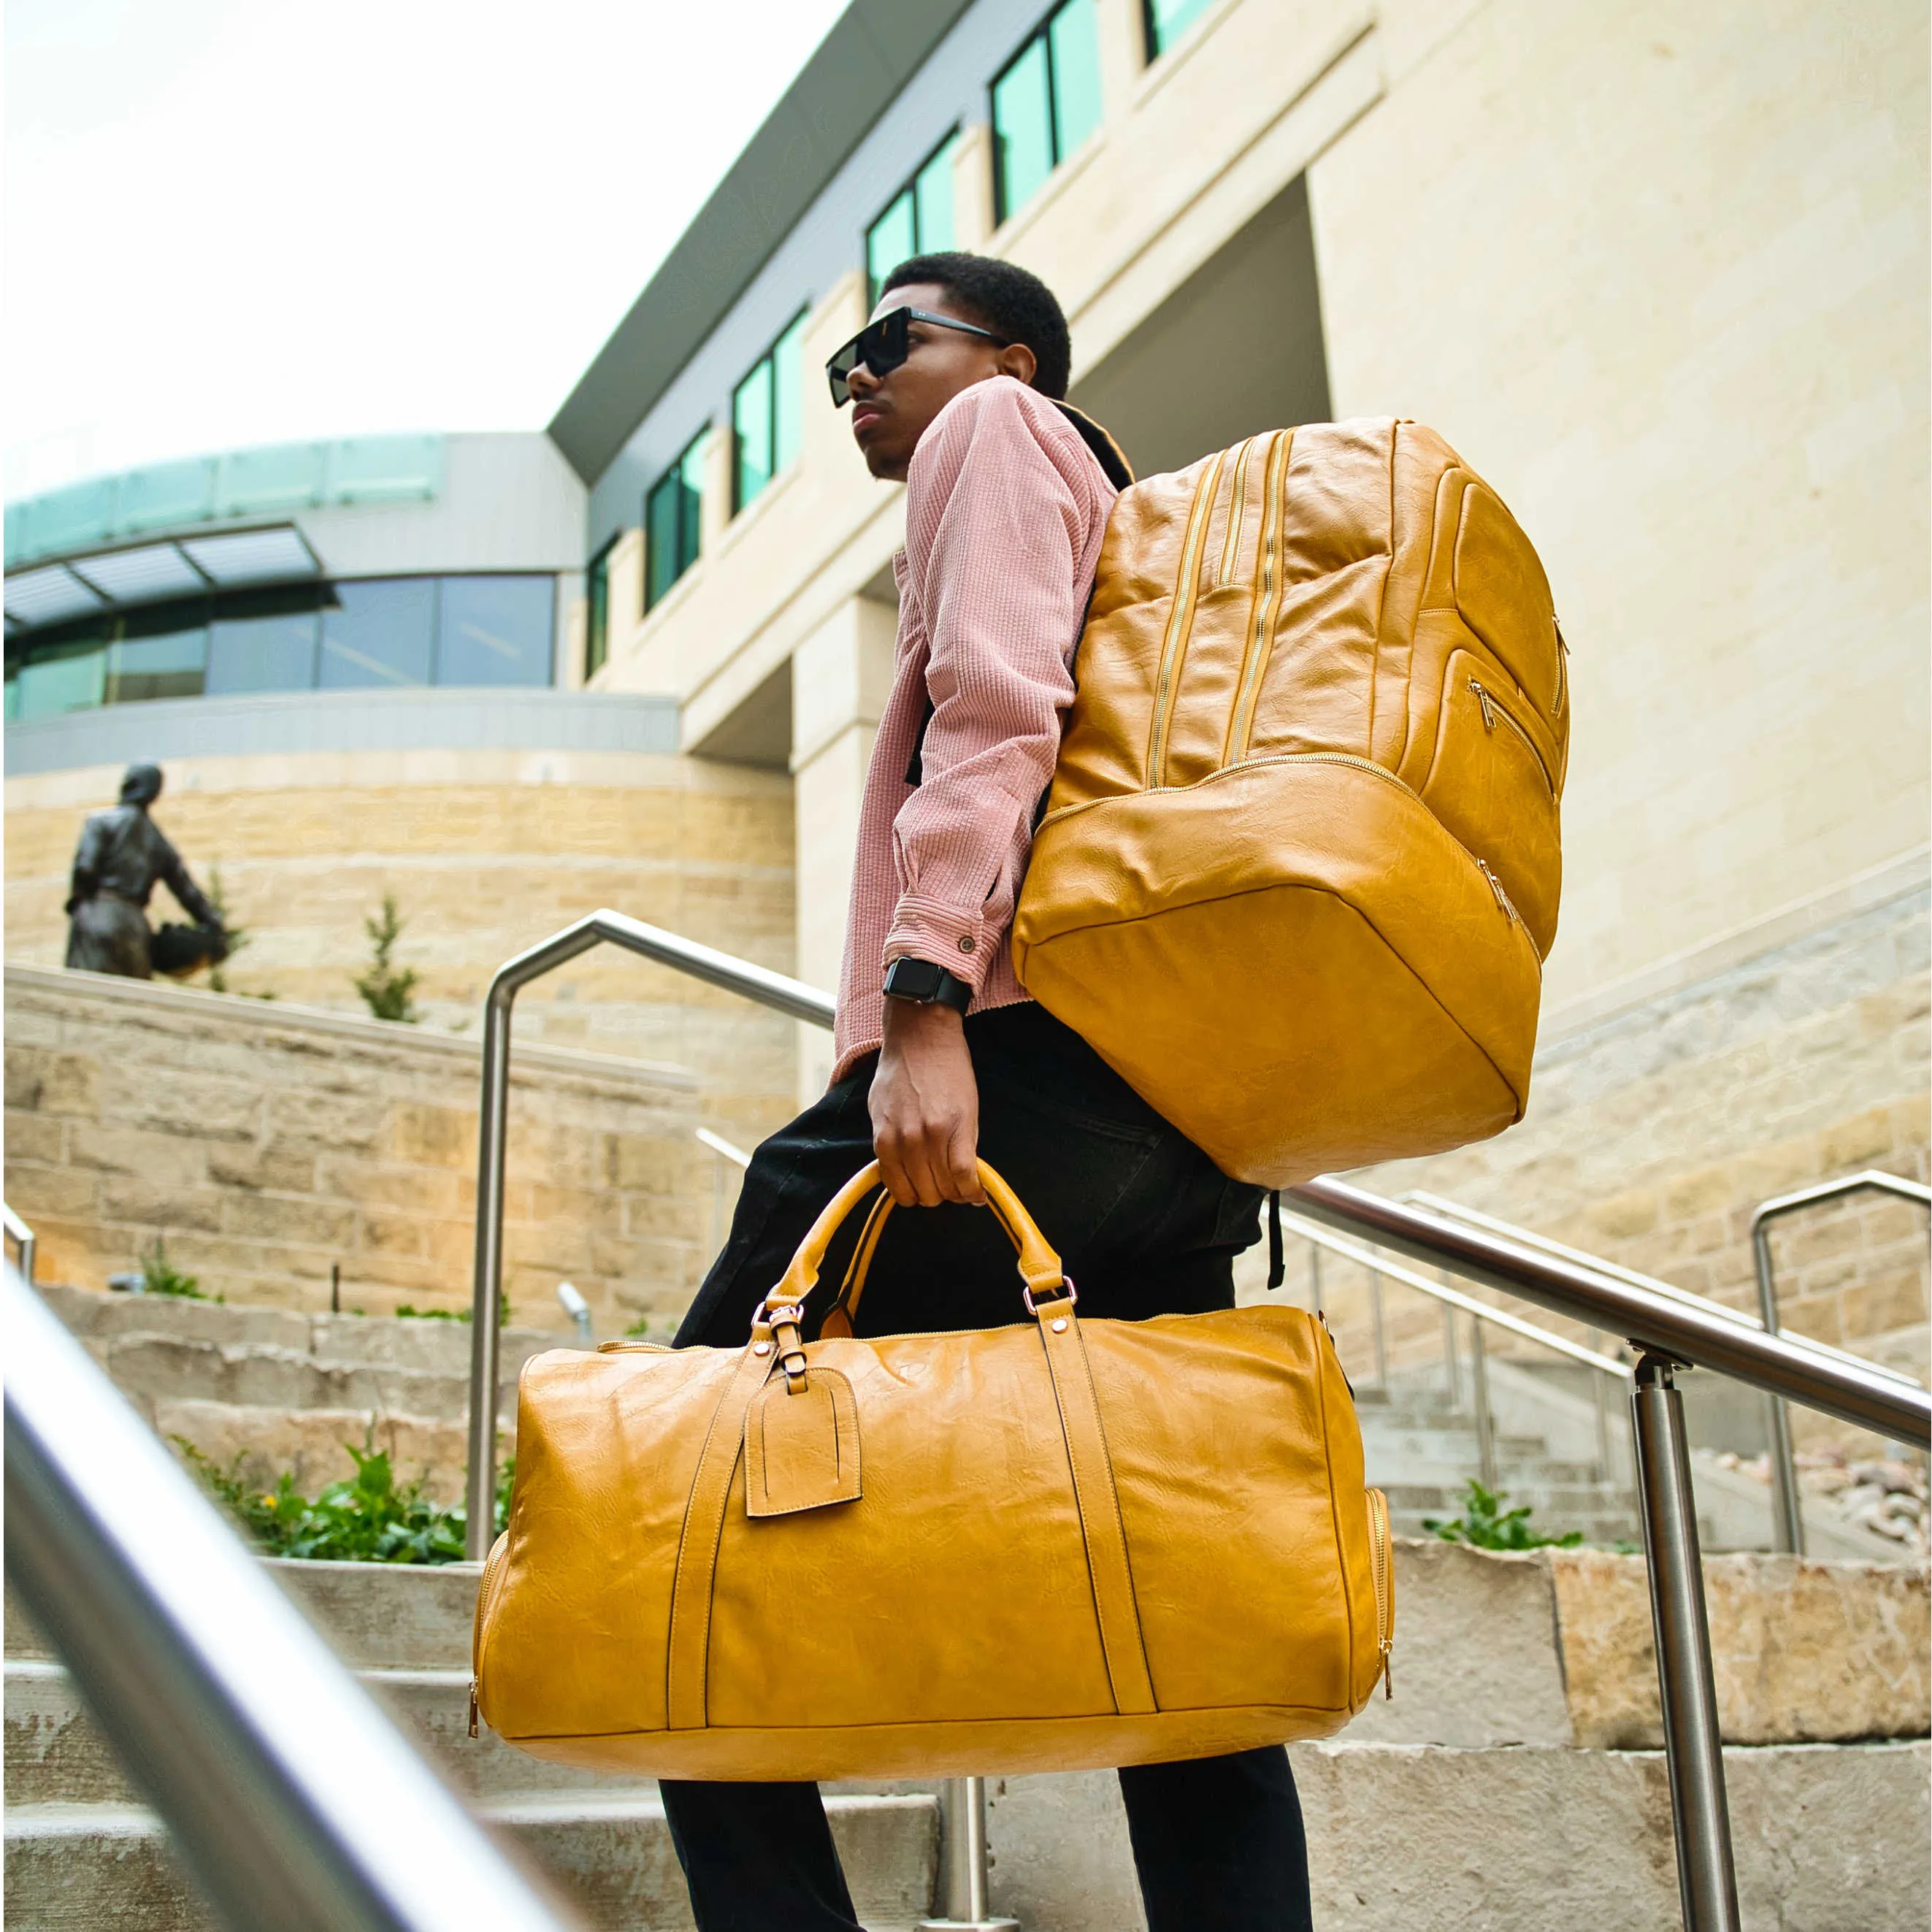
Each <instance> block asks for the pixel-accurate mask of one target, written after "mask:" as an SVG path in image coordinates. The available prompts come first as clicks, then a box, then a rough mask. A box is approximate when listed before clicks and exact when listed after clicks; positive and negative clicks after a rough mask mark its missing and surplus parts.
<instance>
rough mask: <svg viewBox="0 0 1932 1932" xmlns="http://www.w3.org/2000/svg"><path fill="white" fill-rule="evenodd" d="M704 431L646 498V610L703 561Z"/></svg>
mask: <svg viewBox="0 0 1932 1932" xmlns="http://www.w3.org/2000/svg"><path fill="white" fill-rule="evenodd" d="M705 434H706V433H705V432H704V431H703V430H700V431H698V433H697V435H695V436H694V437H692V438H691V441H690V442H689V443H687V444H686V445H685V450H684V454H683V455H682V456H680V457H679V458H678V459H677V460H676V462H675V463H673V464H672V465H671V466H670V468H669V469H667V470H666V471H665V472H664V474H663V475H661V476H660V477H659V478H658V480H657V481H655V483H653V484H652V485H651V492H650V494H649V496H646V498H645V499H644V608H645V609H646V610H650V609H651V608H652V607H653V606H654V605H655V604H656V603H657V601H658V598H661V597H662V596H663V595H664V592H666V591H667V590H668V589H670V587H671V586H672V585H673V583H676V581H677V580H678V579H679V577H682V575H683V574H684V573H685V571H687V570H688V569H689V568H691V565H693V564H694V563H695V562H697V531H698V516H699V513H700V511H701V510H702V508H703V503H704V438H705Z"/></svg>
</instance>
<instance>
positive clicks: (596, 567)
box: [583, 537, 617, 684]
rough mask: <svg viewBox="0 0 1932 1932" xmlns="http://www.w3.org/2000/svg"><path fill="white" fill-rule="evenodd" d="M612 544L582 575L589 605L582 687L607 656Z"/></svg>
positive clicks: (594, 559) (602, 666)
mask: <svg viewBox="0 0 1932 1932" xmlns="http://www.w3.org/2000/svg"><path fill="white" fill-rule="evenodd" d="M616 542H617V539H616V538H615V537H613V538H611V539H610V542H608V543H607V544H605V545H604V547H603V548H602V549H601V550H599V551H598V553H597V554H596V555H595V556H593V557H592V559H590V564H589V568H588V569H586V571H584V573H583V577H584V589H585V592H586V595H587V597H588V598H589V604H590V609H589V621H588V622H587V623H586V625H585V626H584V634H583V681H584V682H585V683H586V684H588V683H589V682H590V680H591V679H592V678H593V677H595V676H596V675H597V673H598V672H599V671H600V670H602V669H603V668H604V660H605V658H607V657H609V655H610V553H611V551H612V550H613V549H614V548H615V547H616Z"/></svg>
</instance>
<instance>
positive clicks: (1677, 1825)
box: [1631, 1353, 1739, 1932]
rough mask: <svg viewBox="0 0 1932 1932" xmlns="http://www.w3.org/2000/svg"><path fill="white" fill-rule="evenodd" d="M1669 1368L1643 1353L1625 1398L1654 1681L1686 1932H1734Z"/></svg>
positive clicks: (1707, 1635) (1689, 1509) (1687, 1495)
mask: <svg viewBox="0 0 1932 1932" xmlns="http://www.w3.org/2000/svg"><path fill="white" fill-rule="evenodd" d="M1675 1371H1676V1364H1675V1363H1673V1361H1670V1358H1668V1357H1667V1356H1664V1355H1656V1354H1652V1353H1646V1354H1645V1355H1643V1356H1642V1358H1640V1361H1638V1363H1637V1382H1636V1386H1635V1387H1634V1388H1633V1390H1632V1391H1631V1412H1632V1421H1633V1424H1634V1434H1635V1436H1636V1439H1637V1479H1638V1483H1639V1486H1640V1491H1641V1495H1640V1501H1641V1502H1642V1505H1643V1547H1644V1553H1645V1556H1646V1559H1647V1560H1648V1565H1649V1573H1650V1612H1651V1621H1652V1628H1653V1629H1654V1631H1655V1635H1656V1643H1657V1682H1658V1695H1659V1698H1660V1701H1661V1703H1662V1706H1663V1712H1664V1752H1665V1756H1666V1759H1667V1763H1668V1765H1669V1768H1670V1817H1671V1825H1672V1827H1673V1830H1674V1832H1675V1833H1676V1840H1677V1886H1678V1892H1679V1897H1681V1898H1682V1901H1683V1906H1684V1925H1685V1932H1738V1925H1739V1920H1738V1881H1737V1874H1736V1871H1735V1870H1734V1869H1733V1864H1732V1859H1731V1823H1730V1808H1729V1805H1727V1802H1726V1799H1725V1796H1724V1743H1723V1732H1722V1730H1721V1727H1720V1725H1719V1721H1718V1691H1717V1684H1716V1680H1715V1677H1714V1676H1713V1674H1712V1668H1711V1628H1710V1622H1709V1618H1708V1616H1707V1615H1706V1610H1705V1606H1704V1573H1703V1559H1702V1557H1701V1556H1700V1552H1699V1550H1698V1547H1697V1499H1696V1497H1695V1496H1694V1493H1693V1492H1692V1490H1691V1456H1690V1450H1689V1447H1688V1442H1687V1441H1686V1439H1685V1430H1684V1398H1683V1397H1682V1394H1679V1391H1678V1388H1677V1385H1676V1382H1675V1381H1674V1380H1673V1376H1674V1374H1675Z"/></svg>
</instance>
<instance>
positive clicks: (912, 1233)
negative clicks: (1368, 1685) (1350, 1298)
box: [662, 1005, 1310, 1932]
mask: <svg viewBox="0 0 1932 1932" xmlns="http://www.w3.org/2000/svg"><path fill="white" fill-rule="evenodd" d="M966 1038H967V1040H968V1044H969V1045H970V1046H971V1050H972V1054H973V1067H974V1073H975V1075H976V1076H977V1079H978V1082H979V1087H980V1154H981V1155H982V1156H983V1158H984V1159H986V1160H989V1161H990V1162H991V1163H992V1165H993V1166H995V1167H996V1168H997V1169H998V1170H999V1171H1000V1172H1001V1174H1002V1175H1004V1176H1005V1177H1006V1178H1007V1181H1010V1183H1011V1184H1012V1185H1013V1188H1014V1190H1016V1192H1017V1193H1018V1194H1019V1196H1020V1198H1021V1199H1022V1200H1023V1201H1024V1202H1025V1203H1026V1205H1027V1207H1028V1211H1030V1212H1031V1214H1032V1215H1033V1217H1034V1219H1035V1220H1037V1222H1038V1223H1040V1229H1041V1231H1042V1232H1043V1233H1044V1234H1045V1235H1046V1238H1047V1239H1048V1240H1049V1241H1051V1242H1052V1244H1054V1246H1055V1247H1056V1248H1057V1249H1058V1250H1059V1251H1060V1254H1061V1259H1062V1260H1063V1261H1064V1262H1065V1264H1066V1267H1067V1274H1068V1276H1069V1277H1070V1279H1071V1280H1073V1282H1074V1283H1075V1284H1076V1286H1077V1287H1078V1288H1079V1292H1080V1309H1081V1313H1082V1314H1083V1315H1089V1316H1109V1317H1112V1318H1114V1319H1117V1320H1125V1321H1137V1320H1139V1319H1142V1318H1144V1317H1145V1316H1150V1315H1163V1314H1192V1313H1198V1312H1199V1311H1201V1310H1206V1309H1211V1308H1227V1307H1232V1305H1233V1302H1234V1277H1233V1265H1234V1258H1235V1255H1236V1254H1237V1253H1238V1252H1239V1251H1240V1250H1241V1249H1243V1248H1244V1247H1247V1246H1248V1245H1249V1244H1250V1243H1252V1242H1253V1241H1255V1240H1256V1238H1257V1237H1258V1235H1259V1213H1260V1207H1261V1199H1262V1196H1261V1192H1260V1190H1259V1189H1257V1188H1253V1187H1247V1186H1244V1185H1243V1184H1241V1183H1240V1182H1238V1181H1230V1180H1229V1179H1228V1178H1227V1177H1226V1175H1223V1173H1222V1172H1220V1169H1218V1168H1217V1167H1216V1166H1214V1163H1213V1162H1211V1160H1209V1159H1208V1157H1207V1156H1206V1155H1205V1154H1203V1153H1202V1151H1201V1150H1200V1149H1199V1148H1197V1147H1196V1146H1195V1145H1194V1144H1193V1142H1191V1141H1190V1140H1187V1139H1185V1138H1184V1136H1182V1135H1181V1134H1180V1133H1178V1132H1177V1131H1176V1130H1175V1129H1174V1128H1173V1127H1170V1126H1169V1124H1168V1123H1167V1122H1166V1121H1165V1120H1163V1118H1161V1116H1160V1115H1158V1114H1157V1113H1156V1112H1154V1109H1152V1108H1151V1107H1150V1106H1148V1105H1147V1103H1145V1101H1144V1100H1142V1099H1141V1098H1140V1097H1139V1095H1138V1094H1136V1093H1135V1092H1134V1091H1133V1089H1132V1088H1130V1087H1129V1086H1128V1085H1127V1083H1126V1082H1124V1080H1122V1079H1121V1077H1120V1076H1119V1075H1118V1074H1117V1073H1115V1072H1114V1071H1113V1070H1112V1068H1111V1067H1109V1066H1108V1065H1107V1064H1106V1062H1105V1061H1103V1060H1102V1059H1101V1058H1100V1056H1099V1055H1097V1053H1095V1052H1094V1050H1093V1049H1092V1048H1091V1047H1090V1046H1088V1045H1087V1043H1085V1041H1084V1040H1082V1039H1081V1038H1080V1037H1079V1035H1078V1034H1076V1033H1074V1032H1073V1031H1072V1030H1071V1029H1070V1028H1067V1027H1066V1026H1064V1025H1062V1024H1061V1022H1059V1021H1058V1020H1056V1019H1054V1018H1053V1017H1052V1015H1051V1014H1049V1013H1047V1012H1046V1010H1045V1009H1044V1008H1043V1007H1038V1006H1033V1005H1025V1006H1018V1007H1001V1008H998V1009H996V1010H994V1011H993V1012H992V1013H981V1014H976V1015H974V1016H973V1017H972V1018H971V1019H969V1020H968V1022H967V1023H966ZM875 1064H876V1061H874V1060H873V1059H871V1058H868V1059H867V1060H866V1061H863V1062H862V1063H861V1064H860V1065H859V1067H856V1069H854V1070H853V1072H852V1073H850V1074H849V1075H847V1077H846V1078H845V1079H843V1080H841V1081H840V1082H838V1084H837V1085H835V1087H833V1088H832V1089H831V1090H830V1091H829V1092H828V1093H827V1094H826V1095H825V1096H824V1097H823V1099H822V1100H819V1101H817V1103H815V1104H814V1105H813V1106H811V1107H808V1109H806V1110H805V1112H803V1113H802V1114H801V1115H799V1117H798V1118H797V1119H796V1120H795V1121H793V1122H792V1123H791V1124H790V1126H789V1127H784V1128H782V1129H781V1130H779V1132H778V1133H775V1134H774V1135H773V1136H772V1138H771V1139H769V1140H768V1141H766V1142H764V1143H763V1145H762V1146H760V1148H759V1149H758V1151H757V1153H756V1154H754V1155H753V1156H752V1157H751V1166H750V1168H749V1169H748V1171H747V1172H746V1174H745V1185H744V1188H743V1190H742V1193H740V1194H739V1197H738V1208H737V1212H736V1214H735V1215H734V1216H733V1220H732V1224H731V1234H730V1239H729V1240H728V1241H727V1242H726V1244H725V1245H724V1253H722V1254H721V1255H720V1256H718V1259H717V1261H716V1262H715V1263H714V1264H713V1265H712V1269H711V1271H710V1273H709V1274H708V1275H707V1276H706V1277H705V1280H704V1285H703V1287H701V1288H700V1289H699V1290H698V1292H697V1299H696V1301H694V1302H693V1304H691V1312H690V1313H689V1314H688V1315H687V1316H685V1320H684V1323H683V1325H682V1327H681V1328H679V1331H678V1336H677V1340H678V1343H679V1346H691V1345H693V1344H697V1343H703V1344H708V1345H709V1346H714V1347H735V1346H738V1345H739V1344H740V1343H742V1342H743V1341H744V1340H745V1337H746V1336H747V1335H748V1333H749V1332H750V1327H751V1311H752V1310H753V1309H754V1308H755V1307H757V1304H758V1302H759V1301H760V1298H762V1297H763V1295H765V1294H766V1292H768V1291H769V1289H772V1287H773V1286H775V1285H776V1283H777V1282H778V1278H779V1277H780V1276H781V1274H783V1273H784V1266H785V1264H786V1262H788V1261H789V1260H790V1259H791V1256H792V1255H793V1252H794V1251H795V1250H796V1248H797V1247H798V1245H799V1242H801V1241H802V1240H803V1239H804V1238H805V1234H806V1232H807V1231H808V1229H810V1227H811V1224H812V1223H813V1221H814V1220H815V1219H816V1218H817V1215H818V1212H819V1211H820V1209H821V1208H823V1206H824V1205H825V1203H826V1202H827V1201H828V1200H829V1199H831V1197H832V1195H833V1194H834V1193H836V1192H837V1191H838V1188H839V1187H841V1186H842V1185H843V1184H844V1182H845V1181H847V1180H849V1179H850V1178H851V1176H852V1175H853V1174H854V1173H855V1172H856V1171H857V1170H858V1169H859V1168H860V1167H862V1166H864V1164H865V1163H866V1162H867V1161H868V1160H870V1159H871V1153H872V1129H871V1116H870V1115H869V1113H868V1109H867V1101H868V1096H869V1094H870V1093H871V1082H872V1073H873V1070H874V1066H875ZM860 1220H862V1216H860V1215H858V1214H854V1215H853V1216H851V1217H849V1218H848V1220H847V1223H846V1226H845V1227H844V1229H841V1233H840V1238H839V1239H838V1240H837V1241H834V1243H833V1244H832V1248H831V1250H830V1251H829V1253H828V1255H827V1257H826V1266H825V1268H824V1269H823V1271H822V1275H821V1279H824V1278H826V1277H829V1280H831V1281H832V1283H837V1282H838V1280H840V1279H841V1277H842V1275H843V1273H844V1265H845V1262H846V1259H847V1256H849V1255H850V1252H851V1249H852V1247H853V1244H854V1243H855V1242H856V1240H857V1238H858V1228H859V1222H860ZM1025 1319H1026V1317H1025V1310H1024V1308H1023V1307H1022V1305H1021V1302H1020V1283H1019V1276H1018V1274H1017V1273H1016V1271H1015V1269H1014V1267H1013V1249H1012V1247H1011V1245H1010V1244H1009V1243H1008V1241H1007V1238H1006V1237H1005V1235H1004V1234H1002V1233H1001V1231H1000V1229H999V1227H998V1225H997V1224H996V1223H995V1221H994V1220H993V1217H992V1216H991V1215H990V1214H986V1213H985V1212H983V1211H981V1210H980V1209H977V1208H962V1207H959V1206H957V1205H944V1206H941V1207H938V1208H922V1209H919V1210H917V1211H912V1212H902V1213H899V1214H895V1215H893V1217H892V1219H891V1220H890V1221H889V1223H887V1225H886V1229H885V1232H884V1234H883V1237H882V1238H881V1239H880V1244H879V1251H878V1253H877V1256H876V1258H875V1259H874V1265H873V1268H872V1270H871V1275H870V1277H869V1278H868V1281H867V1284H866V1288H865V1297H864V1300H863V1301H862V1304H861V1305H860V1307H859V1315H858V1319H857V1322H856V1328H857V1330H858V1332H859V1334H871V1335H886V1334H898V1333H903V1332H905V1331H917V1330H932V1329H942V1328H998V1327H1000V1326H1001V1325H1004V1324H1006V1323H1008V1322H1016V1321H1023V1320H1025ZM1120 1779H1121V1796H1122V1797H1123V1798H1124V1800H1125V1801H1126V1804H1127V1824H1128V1829H1129V1831H1130V1834H1131V1835H1132V1838H1133V1847H1134V1862H1135V1865H1136V1869H1137V1870H1138V1872H1139V1877H1140V1885H1141V1896H1142V1899H1143V1900H1144V1901H1145V1905H1146V1908H1147V1916H1148V1925H1149V1927H1150V1928H1151V1932H1304V1928H1307V1927H1308V1926H1309V1924H1310V1905H1309V1897H1308V1858H1307V1846H1306V1843H1305V1842H1304V1838H1303V1835H1302V1827H1301V1805H1300V1803H1299V1802H1298V1799H1297V1798H1296V1796H1295V1781H1294V1779H1293V1778H1292V1775H1290V1773H1289V1766H1288V1754H1287V1753H1286V1751H1283V1750H1282V1749H1281V1748H1280V1746H1279V1745H1276V1746H1271V1747H1270V1748H1267V1749H1264V1750H1261V1751H1240V1752H1237V1753H1235V1754H1233V1755H1232V1756H1229V1757H1217V1758H1202V1759H1199V1760H1193V1761H1190V1762H1188V1763H1180V1764H1166V1765H1148V1766H1140V1767H1139V1768H1137V1769H1130V1770H1124V1771H1123V1772H1121V1774H1120ZM662 1790H663V1795H664V1810H665V1813H666V1814H667V1817H668V1818H669V1820H670V1830H671V1840H672V1842H673V1844H674V1845H675V1846H676V1848H677V1855H678V1859H679V1862H680V1863H681V1864H682V1866H683V1867H684V1873H685V1879H686V1880H687V1881H688V1883H689V1885H690V1887H691V1909H692V1910H693V1912H694V1913H695V1915H696V1916H697V1922H698V1924H699V1925H700V1927H702V1928H703V1932H856V1927H857V1924H858V1921H857V1920H856V1918H855V1917H854V1916H853V1909H852V1901H851V1897H850V1894H849V1893H848V1892H847V1889H846V1886H845V1880H844V1874H843V1873H841V1871H840V1870H839V1867H838V1856H837V1854H836V1853H835V1852H834V1850H833V1849H832V1836H831V1832H830V1831H829V1829H828V1827H827V1826H826V1822H825V1813H824V1808H823V1805H821V1804H820V1801H819V1796H818V1791H817V1787H816V1786H814V1785H810V1784H695V1783H691V1782H688V1781H665V1782H664V1784H663V1786H662Z"/></svg>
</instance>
